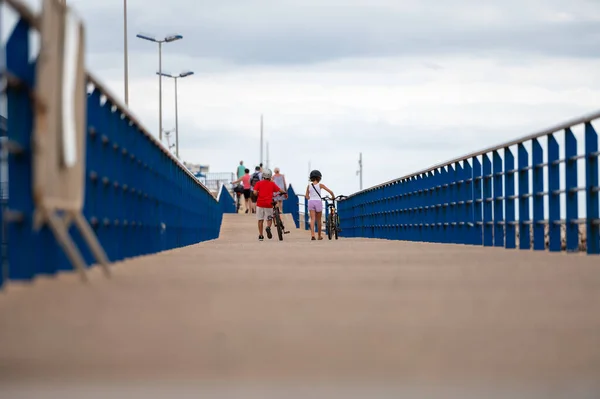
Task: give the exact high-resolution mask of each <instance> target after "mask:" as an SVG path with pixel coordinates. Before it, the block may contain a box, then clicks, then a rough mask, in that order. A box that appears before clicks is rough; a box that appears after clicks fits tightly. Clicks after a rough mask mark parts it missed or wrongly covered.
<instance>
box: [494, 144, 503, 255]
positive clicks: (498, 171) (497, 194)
mask: <svg viewBox="0 0 600 399" xmlns="http://www.w3.org/2000/svg"><path fill="white" fill-rule="evenodd" d="M492 159H493V164H494V165H493V176H494V177H493V178H492V181H493V186H494V196H493V202H492V204H493V212H494V246H495V247H503V246H504V195H503V194H502V192H503V189H502V183H503V182H502V177H503V176H504V172H503V171H502V158H501V157H500V154H499V153H498V151H494V152H493V153H492Z"/></svg>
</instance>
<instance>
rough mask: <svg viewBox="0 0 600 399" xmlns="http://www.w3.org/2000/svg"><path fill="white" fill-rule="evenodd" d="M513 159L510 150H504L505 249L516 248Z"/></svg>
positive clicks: (514, 171)
mask: <svg viewBox="0 0 600 399" xmlns="http://www.w3.org/2000/svg"><path fill="white" fill-rule="evenodd" d="M516 172H517V171H516V170H515V157H514V155H513V153H512V151H511V150H510V148H508V147H506V148H504V173H505V175H504V176H505V178H504V179H505V186H504V192H505V196H506V201H505V208H506V224H505V225H504V234H505V236H506V242H505V244H506V248H510V249H512V248H516V247H517V242H516V230H517V229H516V226H515V173H516Z"/></svg>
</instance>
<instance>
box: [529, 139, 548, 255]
mask: <svg viewBox="0 0 600 399" xmlns="http://www.w3.org/2000/svg"><path fill="white" fill-rule="evenodd" d="M532 147H533V151H532V165H533V249H534V250H536V251H541V250H544V249H545V248H546V247H545V243H544V238H545V237H544V230H545V226H544V170H543V167H544V166H543V165H544V150H543V149H542V145H541V144H540V142H539V140H538V139H534V140H533V143H532Z"/></svg>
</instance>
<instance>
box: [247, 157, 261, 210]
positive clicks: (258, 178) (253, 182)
mask: <svg viewBox="0 0 600 399" xmlns="http://www.w3.org/2000/svg"><path fill="white" fill-rule="evenodd" d="M261 180H262V172H261V171H260V166H257V167H256V168H254V173H252V177H250V186H251V187H252V190H254V186H255V185H256V183H258V182H259V181H261ZM250 199H251V200H252V202H251V203H250V205H251V208H252V213H256V196H255V195H254V193H253V194H252V195H251V196H250Z"/></svg>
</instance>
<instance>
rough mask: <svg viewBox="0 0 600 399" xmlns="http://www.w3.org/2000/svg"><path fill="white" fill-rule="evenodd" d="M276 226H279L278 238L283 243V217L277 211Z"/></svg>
mask: <svg viewBox="0 0 600 399" xmlns="http://www.w3.org/2000/svg"><path fill="white" fill-rule="evenodd" d="M275 224H276V225H277V236H278V237H279V241H283V224H282V223H281V216H280V215H279V212H278V211H275Z"/></svg>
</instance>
